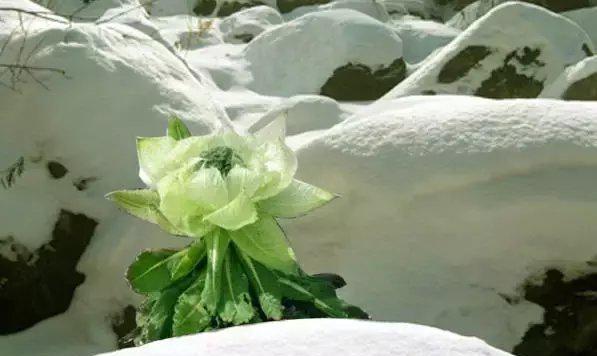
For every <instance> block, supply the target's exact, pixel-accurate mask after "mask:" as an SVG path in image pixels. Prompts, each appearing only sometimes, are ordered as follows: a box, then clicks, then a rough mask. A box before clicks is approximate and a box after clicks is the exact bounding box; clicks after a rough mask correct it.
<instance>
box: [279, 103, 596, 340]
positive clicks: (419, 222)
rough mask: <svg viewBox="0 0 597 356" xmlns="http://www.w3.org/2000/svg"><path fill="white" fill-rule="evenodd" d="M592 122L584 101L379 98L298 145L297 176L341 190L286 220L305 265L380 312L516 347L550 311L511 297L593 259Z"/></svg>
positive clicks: (376, 316) (375, 314) (378, 315)
mask: <svg viewBox="0 0 597 356" xmlns="http://www.w3.org/2000/svg"><path fill="white" fill-rule="evenodd" d="M596 117H597V105H595V104H594V103H584V102H574V103H572V102H565V101H555V100H541V99H533V100H521V99H518V100H489V99H483V98H475V97H466V96H441V95H438V96H419V97H407V98H401V99H395V100H391V101H378V102H377V103H375V104H373V105H371V106H370V107H367V108H364V109H363V110H362V111H361V112H358V113H357V114H356V115H354V116H353V117H349V118H347V119H346V120H344V121H343V122H342V123H340V124H337V125H336V126H334V127H332V128H331V129H329V130H327V131H324V132H322V133H319V134H318V135H314V136H311V137H309V138H307V139H305V140H303V141H302V142H301V143H300V144H297V146H296V147H297V152H298V158H299V162H300V163H301V165H300V169H299V172H298V178H299V179H301V180H304V181H308V182H312V183H313V184H316V185H318V186H321V187H323V188H325V189H328V190H330V191H333V192H335V193H337V194H339V195H340V196H341V198H339V199H337V200H335V201H334V202H332V203H331V204H329V205H328V206H326V207H324V208H321V209H319V210H317V211H315V212H313V213H312V214H310V215H308V216H305V217H302V218H301V219H295V220H287V221H282V223H283V224H282V225H283V227H284V228H285V231H286V233H287V235H288V236H289V238H290V239H291V242H292V244H293V246H294V247H295V249H296V253H297V258H298V260H299V261H300V262H301V264H302V265H304V266H305V268H306V270H307V271H323V270H325V271H332V272H335V273H338V274H340V275H342V276H343V277H344V278H345V279H346V281H347V283H348V285H347V287H346V289H344V290H343V292H344V293H343V297H344V298H345V299H346V300H350V301H351V302H352V303H354V304H356V305H359V306H361V307H363V308H364V309H365V310H367V311H368V312H370V314H371V316H372V318H373V320H402V321H405V322H414V323H420V324H424V325H432V326H436V327H439V328H442V329H448V330H452V331H454V332H457V333H460V334H464V335H474V336H476V337H480V338H482V339H483V340H486V341H487V342H488V343H489V344H491V345H494V346H496V347H499V348H501V349H504V350H512V348H513V347H514V346H515V345H517V344H519V343H520V342H521V340H522V337H523V335H524V334H525V333H526V332H527V330H528V328H529V324H530V323H535V322H539V321H540V320H541V319H542V314H543V313H542V309H541V308H540V307H539V306H537V305H535V304H530V303H520V304H510V303H509V302H508V301H507V299H506V298H504V295H511V294H516V293H517V291H518V290H519V287H520V286H521V285H522V284H524V282H525V281H526V279H527V278H528V275H529V273H530V272H532V271H537V270H542V269H543V267H545V266H550V265H551V261H554V260H557V261H560V260H564V261H576V262H584V261H588V260H591V259H592V258H593V257H594V255H595V251H596V249H597V242H596V241H595V236H594V235H595V234H594V231H597V221H596V220H595V219H594V216H595V214H596V213H597V192H596V191H595V189H593V185H594V182H595V179H597V121H596V120H595V118H596ZM562 236H566V238H562ZM400 286H401V287H400ZM438 296H441V298H438Z"/></svg>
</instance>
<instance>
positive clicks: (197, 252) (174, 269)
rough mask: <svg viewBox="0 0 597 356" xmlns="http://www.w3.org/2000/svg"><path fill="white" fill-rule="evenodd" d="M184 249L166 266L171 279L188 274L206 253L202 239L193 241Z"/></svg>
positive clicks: (174, 279)
mask: <svg viewBox="0 0 597 356" xmlns="http://www.w3.org/2000/svg"><path fill="white" fill-rule="evenodd" d="M186 251H187V252H186V253H185V254H183V255H182V256H181V257H180V258H178V259H175V260H172V261H170V265H169V266H168V268H169V269H170V276H171V278H172V280H173V281H176V280H178V279H180V278H182V277H184V276H186V275H187V274H189V273H190V272H191V271H192V270H193V269H194V268H195V266H197V264H198V263H199V262H201V260H203V258H204V257H205V254H206V251H205V243H204V242H203V241H202V240H199V241H195V242H193V243H192V244H191V246H190V247H189V248H187V249H186Z"/></svg>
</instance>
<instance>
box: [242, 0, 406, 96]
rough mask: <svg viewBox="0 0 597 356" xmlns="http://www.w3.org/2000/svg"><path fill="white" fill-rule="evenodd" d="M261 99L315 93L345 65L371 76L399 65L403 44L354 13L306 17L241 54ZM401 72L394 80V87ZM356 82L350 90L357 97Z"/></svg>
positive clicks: (269, 34) (256, 41) (380, 25)
mask: <svg viewBox="0 0 597 356" xmlns="http://www.w3.org/2000/svg"><path fill="white" fill-rule="evenodd" d="M244 55H245V58H246V60H247V61H248V63H249V70H250V72H251V73H252V76H253V79H252V81H251V82H250V83H249V88H250V89H252V90H254V91H256V92H257V93H260V94H266V95H278V96H290V95H297V94H318V93H320V91H321V90H322V87H323V86H324V85H325V84H326V82H327V81H328V79H330V77H332V76H333V74H334V71H336V70H338V69H339V68H342V67H344V66H347V65H349V64H353V65H359V66H364V67H366V68H367V69H369V70H370V71H378V70H383V69H388V68H391V65H392V64H393V63H395V62H398V65H400V64H403V60H402V41H401V40H400V38H399V37H398V35H396V33H394V32H393V31H392V30H391V29H390V28H389V27H388V26H386V25H385V24H383V23H381V22H379V21H377V20H375V19H373V18H371V17H370V16H367V15H364V14H362V13H360V12H357V11H354V10H346V9H342V10H328V11H321V12H317V13H312V14H307V15H305V16H302V17H299V18H298V19H296V20H294V21H291V22H287V23H285V24H283V25H281V26H279V27H276V28H273V29H270V30H268V31H266V32H263V33H262V34H261V35H259V36H258V37H256V38H255V39H254V40H253V41H251V42H250V43H249V44H248V46H247V48H246V51H245V53H244ZM400 76H402V77H404V73H398V74H397V75H396V76H395V77H393V80H395V82H398V81H399V80H400V79H401V78H400ZM356 84H357V83H355V84H353V87H349V88H350V89H352V91H353V92H354V91H357V94H358V93H359V92H360V91H359V90H360V89H359V87H358V85H356Z"/></svg>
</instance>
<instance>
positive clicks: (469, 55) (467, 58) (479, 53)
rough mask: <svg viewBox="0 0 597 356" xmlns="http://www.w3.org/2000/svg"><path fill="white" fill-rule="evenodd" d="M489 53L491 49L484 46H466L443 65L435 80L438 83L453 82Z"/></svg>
mask: <svg viewBox="0 0 597 356" xmlns="http://www.w3.org/2000/svg"><path fill="white" fill-rule="evenodd" d="M490 54H491V50H490V49H489V48H487V47H485V46H468V47H466V48H465V49H463V50H462V51H460V53H458V54H457V55H456V56H454V58H452V59H450V60H449V61H448V63H446V64H445V65H444V67H443V68H442V70H441V71H440V72H439V75H438V77H437V80H438V81H439V82H440V83H453V82H455V81H457V80H458V79H460V78H462V77H464V76H465V75H467V73H468V72H469V71H470V70H471V69H473V68H474V67H475V66H477V65H478V64H479V62H481V61H482V60H483V59H484V58H485V57H487V56H488V55H490Z"/></svg>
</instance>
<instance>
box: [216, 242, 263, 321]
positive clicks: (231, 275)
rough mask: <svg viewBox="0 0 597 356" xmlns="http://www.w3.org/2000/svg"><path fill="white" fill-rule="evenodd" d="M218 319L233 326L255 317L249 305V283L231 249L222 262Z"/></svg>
mask: <svg viewBox="0 0 597 356" xmlns="http://www.w3.org/2000/svg"><path fill="white" fill-rule="evenodd" d="M219 316H220V318H221V319H222V320H223V321H225V322H227V323H231V324H233V325H240V324H246V323H248V322H249V321H251V319H253V317H254V316H255V309H254V308H253V305H252V304H251V296H250V294H249V281H248V279H247V276H246V275H245V273H244V272H243V269H242V266H241V265H240V262H239V261H238V258H237V257H236V254H235V252H234V250H233V249H228V254H227V255H226V258H225V260H224V280H223V292H222V303H221V304H220V308H219Z"/></svg>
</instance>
